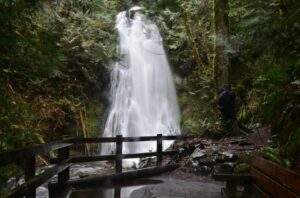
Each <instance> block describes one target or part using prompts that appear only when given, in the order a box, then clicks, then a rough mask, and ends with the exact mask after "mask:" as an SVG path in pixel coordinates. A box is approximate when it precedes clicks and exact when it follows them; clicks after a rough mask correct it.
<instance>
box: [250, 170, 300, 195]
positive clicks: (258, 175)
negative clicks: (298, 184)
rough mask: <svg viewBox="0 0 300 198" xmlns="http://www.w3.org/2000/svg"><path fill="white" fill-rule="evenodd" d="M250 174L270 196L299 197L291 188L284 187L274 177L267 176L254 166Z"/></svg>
mask: <svg viewBox="0 0 300 198" xmlns="http://www.w3.org/2000/svg"><path fill="white" fill-rule="evenodd" d="M250 172H251V175H252V177H253V179H254V181H255V183H256V184H257V185H258V186H259V187H260V188H261V189H263V190H264V191H266V193H268V194H269V195H270V196H271V197H278V198H281V197H282V198H299V196H298V195H297V194H296V193H294V192H292V191H291V190H289V189H287V188H285V187H284V186H282V185H281V184H280V183H278V182H277V181H275V180H274V179H272V178H270V177H268V176H267V175H265V174H264V173H263V172H261V171H260V170H258V169H256V168H253V167H252V168H251V171H250Z"/></svg>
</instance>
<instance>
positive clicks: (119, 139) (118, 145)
mask: <svg viewBox="0 0 300 198" xmlns="http://www.w3.org/2000/svg"><path fill="white" fill-rule="evenodd" d="M122 152H123V136H122V135H117V141H116V167H115V169H116V173H122V160H123V156H122Z"/></svg>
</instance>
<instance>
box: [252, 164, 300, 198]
mask: <svg viewBox="0 0 300 198" xmlns="http://www.w3.org/2000/svg"><path fill="white" fill-rule="evenodd" d="M252 166H253V167H255V168H256V169H259V170H260V171H262V172H263V173H264V174H266V175H268V176H270V177H272V178H274V179H275V180H277V181H280V183H281V184H282V185H284V186H285V187H287V188H289V189H290V190H292V191H294V192H295V193H298V194H300V174H298V173H296V172H294V171H292V170H289V169H286V168H283V167H282V166H279V165H278V164H275V163H273V162H270V161H268V160H265V159H263V158H255V159H254V161H253V163H252Z"/></svg>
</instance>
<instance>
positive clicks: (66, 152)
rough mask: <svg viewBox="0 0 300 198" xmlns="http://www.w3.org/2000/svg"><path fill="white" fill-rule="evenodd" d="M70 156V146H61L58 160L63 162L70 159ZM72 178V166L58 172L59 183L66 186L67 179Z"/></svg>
mask: <svg viewBox="0 0 300 198" xmlns="http://www.w3.org/2000/svg"><path fill="white" fill-rule="evenodd" d="M69 157H70V147H65V148H61V149H59V150H58V160H59V162H63V161H64V160H68V159H69ZM69 179H70V167H68V168H66V169H65V170H63V171H61V172H60V173H58V179H57V180H58V184H59V185H61V186H64V184H65V183H66V181H68V180H69Z"/></svg>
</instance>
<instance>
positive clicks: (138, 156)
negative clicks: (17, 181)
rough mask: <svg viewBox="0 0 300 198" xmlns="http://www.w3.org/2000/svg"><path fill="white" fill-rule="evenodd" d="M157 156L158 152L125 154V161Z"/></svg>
mask: <svg viewBox="0 0 300 198" xmlns="http://www.w3.org/2000/svg"><path fill="white" fill-rule="evenodd" d="M156 155H157V152H149V153H134V154H123V159H130V158H142V157H153V156H156Z"/></svg>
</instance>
